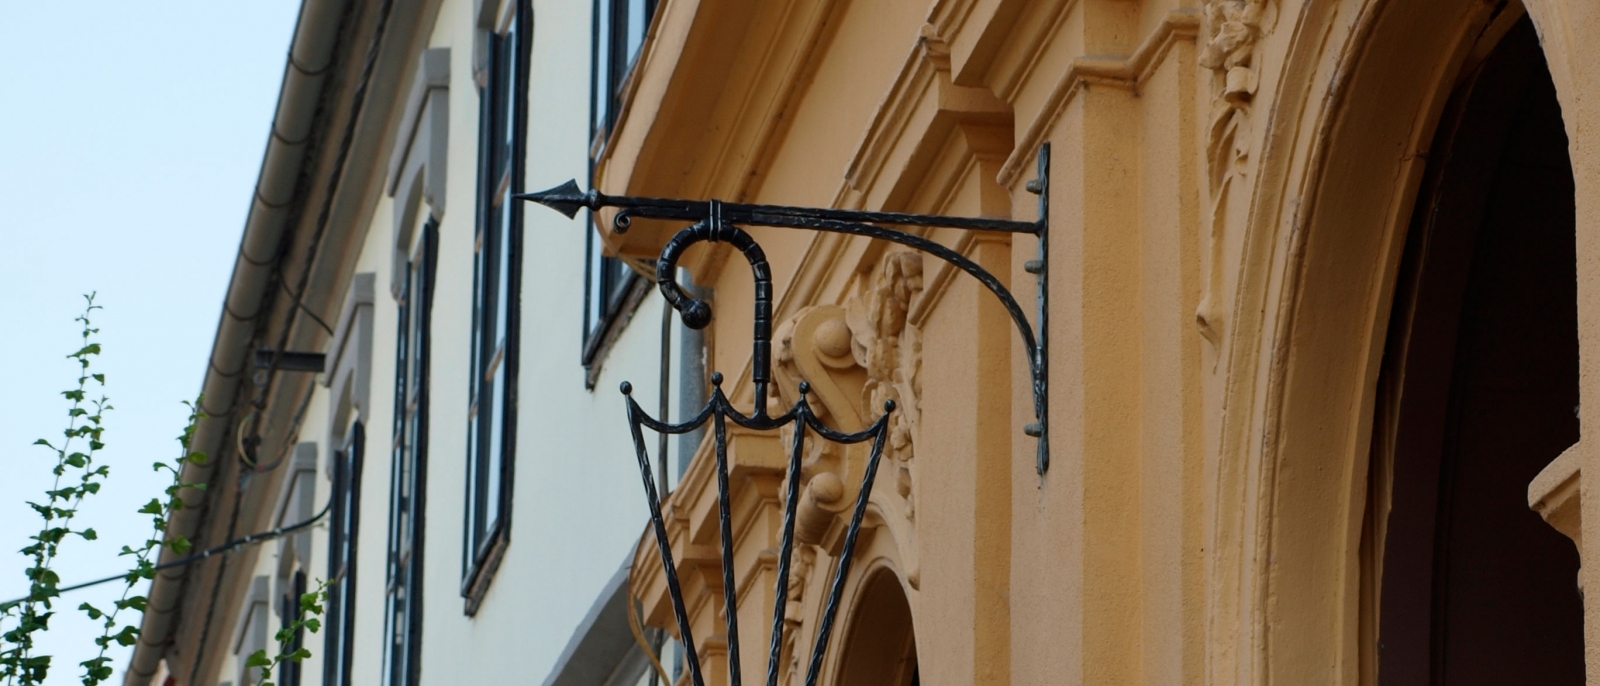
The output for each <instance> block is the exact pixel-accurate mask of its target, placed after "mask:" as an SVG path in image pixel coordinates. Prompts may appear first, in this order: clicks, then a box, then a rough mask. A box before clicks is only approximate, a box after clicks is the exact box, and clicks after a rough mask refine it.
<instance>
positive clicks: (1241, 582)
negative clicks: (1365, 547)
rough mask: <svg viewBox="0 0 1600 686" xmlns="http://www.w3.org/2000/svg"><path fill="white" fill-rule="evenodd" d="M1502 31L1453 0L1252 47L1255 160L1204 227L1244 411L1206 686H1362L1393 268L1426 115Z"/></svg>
mask: <svg viewBox="0 0 1600 686" xmlns="http://www.w3.org/2000/svg"><path fill="white" fill-rule="evenodd" d="M1562 2H1563V0H1550V1H1549V2H1546V3H1543V4H1542V5H1535V6H1534V7H1533V8H1531V9H1532V10H1533V14H1534V15H1535V16H1534V19H1535V24H1536V25H1537V26H1539V28H1540V30H1541V33H1549V32H1551V31H1552V30H1553V29H1552V26H1553V25H1560V24H1561V23H1562V21H1563V15H1562V14H1561V13H1559V12H1546V13H1545V16H1543V17H1542V18H1541V17H1540V16H1539V14H1540V12H1539V9H1538V8H1539V7H1541V6H1553V5H1558V4H1562ZM1286 4H1287V3H1286ZM1519 9H1520V8H1517V7H1515V6H1514V5H1513V6H1512V7H1510V8H1501V9H1499V10H1498V11H1499V12H1502V13H1503V12H1507V11H1509V12H1518V11H1519ZM1498 19H1503V14H1497V8H1496V7H1495V6H1493V5H1488V4H1483V3H1476V2H1460V1H1459V0H1387V1H1385V0H1351V1H1347V2H1331V3H1317V2H1307V3H1303V4H1300V5H1293V4H1290V5H1288V6H1287V7H1285V8H1283V11H1282V18H1281V19H1280V20H1279V21H1278V23H1277V32H1276V33H1275V34H1273V35H1271V36H1268V37H1266V38H1264V39H1263V41H1262V45H1261V46H1259V48H1258V51H1259V52H1258V55H1259V56H1258V57H1257V65H1258V68H1259V69H1261V70H1262V71H1263V72H1264V73H1263V75H1262V78H1261V83H1262V86H1261V91H1260V92H1259V93H1258V94H1257V98H1258V103H1259V104H1257V105H1256V111H1257V112H1261V113H1262V114H1261V115H1260V116H1262V117H1263V121H1262V122H1261V124H1260V125H1259V126H1257V127H1256V130H1255V131H1254V132H1253V135H1254V136H1256V145H1257V146H1258V149H1259V150H1260V155H1259V157H1258V158H1257V159H1256V160H1254V161H1253V164H1254V167H1253V168H1251V169H1250V170H1249V171H1248V173H1249V177H1250V178H1249V181H1250V182H1251V184H1252V188H1250V192H1249V193H1248V194H1246V193H1240V192H1239V190H1240V189H1238V188H1237V187H1236V188H1235V189H1234V191H1233V194H1234V196H1235V197H1234V198H1231V199H1224V202H1232V203H1233V207H1229V208H1224V210H1223V211H1220V212H1219V215H1218V216H1219V219H1218V220H1217V221H1219V222H1226V223H1231V224H1234V225H1238V226H1242V227H1246V228H1244V229H1243V230H1242V232H1241V233H1242V237H1241V238H1240V239H1239V240H1240V243H1241V246H1242V248H1241V253H1242V254H1241V261H1240V262H1239V263H1238V264H1239V265H1240V267H1239V271H1238V272H1237V274H1236V275H1235V276H1236V282H1235V292H1234V294H1235V297H1234V302H1233V308H1232V313H1231V316H1230V319H1232V320H1233V331H1232V332H1231V334H1232V338H1231V340H1232V342H1231V344H1230V346H1229V347H1228V348H1227V349H1225V350H1223V351H1222V352H1221V354H1222V356H1223V359H1224V360H1225V364H1226V367H1227V369H1228V373H1229V375H1230V376H1231V377H1232V378H1230V380H1229V388H1228V390H1227V391H1226V394H1227V395H1226V399H1225V400H1224V404H1225V406H1226V407H1229V408H1240V409H1236V410H1232V411H1230V412H1228V413H1227V415H1226V416H1225V417H1224V418H1223V419H1222V423H1221V426H1220V436H1219V439H1220V449H1221V451H1222V452H1221V464H1220V467H1219V469H1218V472H1217V474H1216V486H1217V493H1216V497H1217V501H1216V502H1217V503H1218V505H1217V510H1216V519H1215V521H1214V525H1215V529H1214V536H1213V539H1214V545H1213V549H1212V550H1213V552H1212V553H1211V554H1212V558H1211V560H1212V563H1211V577H1212V587H1213V589H1214V590H1213V596H1212V602H1213V608H1214V610H1215V612H1216V614H1215V616H1214V623H1213V627H1214V630H1215V634H1214V636H1213V645H1212V650H1211V654H1212V658H1213V659H1212V660H1211V669H1212V674H1211V680H1212V681H1214V682H1217V683H1260V684H1319V683H1327V684H1333V683H1338V684H1357V683H1362V682H1363V671H1362V670H1363V666H1362V655H1361V641H1362V630H1361V626H1360V624H1361V622H1362V621H1363V616H1362V611H1361V603H1360V598H1359V595H1360V578H1359V577H1360V573H1361V570H1360V568H1359V559H1360V555H1359V551H1358V548H1359V545H1360V540H1361V525H1362V516H1363V511H1364V498H1365V483H1366V478H1367V473H1366V470H1367V467H1368V455H1369V450H1370V431H1371V426H1372V411H1373V400H1374V393H1375V386H1376V380H1377V375H1378V371H1379V368H1380V364H1381V360H1382V356H1383V350H1384V340H1385V333H1386V328H1387V325H1388V322H1389V309H1390V305H1391V299H1392V297H1393V288H1394V281H1395V276H1396V271H1397V268H1398V263H1399V257H1400V254H1401V250H1402V246H1403V241H1404V238H1405V235H1406V227H1407V224H1408V222H1409V221H1410V217H1411V211H1412V206H1413V202H1414V200H1415V196H1416V192H1417V188H1418V185H1419V183H1420V181H1421V177H1422V172H1423V169H1424V166H1425V164H1426V156H1427V151H1428V146H1429V145H1430V143H1431V141H1432V140H1433V134H1434V129H1435V127H1436V125H1437V123H1438V119H1439V115H1440V113H1441V111H1442V110H1443V107H1444V104H1445V102H1446V100H1447V99H1448V98H1449V96H1450V94H1451V91H1452V88H1453V86H1454V85H1455V83H1456V80H1457V79H1458V78H1459V76H1460V75H1461V74H1462V73H1463V72H1464V70H1465V69H1469V68H1470V67H1471V66H1472V64H1473V61H1474V60H1476V59H1480V58H1481V56H1482V55H1481V54H1479V52H1478V51H1477V50H1476V49H1475V47H1476V46H1478V45H1480V38H1481V37H1482V36H1484V34H1485V32H1486V31H1492V30H1494V28H1495V23H1496V21H1497V20H1498ZM1556 47H1557V48H1559V46H1556ZM1545 49H1546V52H1547V57H1548V59H1549V61H1550V63H1551V69H1552V72H1553V73H1555V72H1557V71H1559V70H1560V69H1561V68H1560V67H1558V66H1557V65H1558V64H1559V63H1562V62H1563V60H1565V59H1566V58H1565V57H1563V56H1562V55H1559V54H1550V53H1551V50H1552V46H1551V45H1550V44H1548V43H1547V44H1546V46H1545ZM1556 79H1557V87H1558V90H1559V89H1560V88H1561V87H1562V83H1563V77H1562V76H1561V75H1559V74H1558V75H1556ZM1567 83H1572V80H1571V79H1567ZM1571 101H1572V97H1571V96H1565V97H1563V98H1562V102H1563V104H1564V105H1565V104H1566V103H1568V102H1571ZM1567 126H1568V128H1569V132H1570V131H1571V130H1572V129H1573V126H1574V124H1573V123H1572V122H1571V121H1570V120H1569V122H1568V124H1567ZM1571 140H1572V143H1571V145H1572V146H1573V147H1574V149H1576V148H1577V147H1578V146H1579V145H1580V143H1581V138H1579V136H1578V135H1572V136H1571ZM1579 157H1580V155H1578V154H1574V161H1575V172H1576V173H1578V175H1579V176H1580V177H1581V176H1582V171H1581V169H1582V168H1581V166H1579V165H1578V164H1577V159H1578V158H1579ZM1578 195H1579V198H1578V202H1579V206H1580V212H1579V226H1582V225H1583V216H1584V212H1583V210H1582V208H1583V206H1584V200H1583V196H1584V189H1583V187H1582V182H1581V181H1580V184H1579V191H1578ZM1230 210H1231V212H1232V214H1231V215H1230V214H1229V213H1228V212H1229V211H1230ZM1579 251H1580V258H1579V261H1580V264H1581V263H1582V262H1583V261H1584V257H1583V255H1584V243H1583V239H1582V238H1581V237H1580V241H1579ZM1592 251H1593V249H1591V252H1592ZM1591 271H1592V270H1591ZM1583 278H1584V277H1583V276H1582V269H1581V268H1580V281H1582V280H1583ZM1580 302H1581V301H1580ZM1581 309H1582V308H1580V310H1581ZM1592 318H1593V317H1592V316H1590V317H1587V318H1585V317H1584V316H1583V315H1581V314H1580V319H1581V320H1582V319H1592Z"/></svg>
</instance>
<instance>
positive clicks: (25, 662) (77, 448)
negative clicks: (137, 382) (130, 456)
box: [0, 293, 111, 686]
mask: <svg viewBox="0 0 1600 686" xmlns="http://www.w3.org/2000/svg"><path fill="white" fill-rule="evenodd" d="M84 299H85V301H86V302H85V304H84V310H83V313H82V314H80V315H78V317H77V318H76V319H75V320H74V321H77V322H79V323H81V324H82V325H83V328H82V337H83V342H82V344H81V345H80V346H79V348H78V351H77V352H74V353H72V354H71V355H68V356H67V357H68V358H69V359H72V360H76V361H77V362H78V382H77V385H76V386H75V387H73V388H72V389H69V390H66V391H62V393H61V395H63V396H65V397H66V398H67V400H69V401H70V402H71V406H70V407H69V408H68V410H67V428H66V429H65V430H63V431H62V438H61V443H60V445H59V446H58V445H56V444H54V443H51V442H50V441H48V440H46V439H43V438H41V439H39V440H37V441H35V442H34V444H35V445H42V446H44V447H46V448H49V449H50V450H51V451H52V452H53V455H54V458H55V466H54V468H53V469H52V471H53V473H54V474H55V481H54V482H53V483H52V485H51V488H50V490H48V491H45V498H44V501H43V502H30V503H28V506H29V507H31V508H33V511H34V512H36V513H38V515H39V517H40V519H42V520H43V525H42V527H41V528H40V529H39V533H37V534H34V535H33V536H31V537H29V540H31V541H33V543H31V544H29V545H28V546H27V547H25V548H23V549H22V551H21V552H22V554H23V555H24V556H26V557H27V558H28V560H29V563H30V564H29V566H28V568H27V569H26V570H25V574H26V575H27V578H28V595H27V597H26V598H24V599H23V600H22V601H21V602H20V603H17V604H14V605H10V606H7V607H4V608H0V619H5V618H10V617H12V616H13V614H14V615H15V621H16V625H15V626H14V627H12V628H11V629H10V630H9V631H6V632H4V633H3V634H0V641H3V643H0V646H3V649H0V679H4V680H5V682H6V683H7V684H20V685H21V686H34V685H36V684H39V683H41V682H43V681H44V678H45V676H46V675H47V674H48V673H49V671H50V656H49V655H38V654H35V652H34V634H36V633H38V632H40V631H46V630H48V629H49V626H50V618H51V617H52V616H53V615H54V614H55V610H54V605H53V602H52V601H54V600H55V599H56V598H57V597H58V596H60V595H61V592H60V590H59V586H60V583H61V577H60V576H59V575H57V574H56V572H55V570H53V569H51V565H52V564H53V563H54V562H55V560H56V555H57V553H59V551H60V548H61V544H62V542H63V541H65V540H66V539H67V537H68V536H73V535H75V536H78V537H80V538H82V539H84V540H86V541H92V540H95V538H96V535H95V531H94V529H89V528H85V529H79V530H74V529H73V528H72V519H73V517H75V516H76V515H77V514H78V508H79V507H80V506H81V505H82V504H83V499H84V498H85V497H87V496H90V495H93V494H95V493H98V492H99V491H100V486H101V483H102V482H103V481H104V479H105V478H106V476H107V475H108V474H110V472H111V470H110V468H109V467H108V466H106V465H96V464H95V456H96V455H97V454H98V453H99V451H100V450H101V449H102V448H104V447H105V443H104V442H102V438H103V435H104V432H105V426H104V425H103V424H102V418H103V416H104V414H105V412H106V411H107V410H110V409H111V405H110V403H109V402H107V399H106V397H105V395H104V393H103V392H102V391H103V389H104V388H105V381H106V377H105V375H104V374H98V373H94V372H92V371H90V367H91V362H92V360H93V358H94V357H95V356H96V355H99V354H100V344H99V343H97V342H95V341H94V335H95V334H97V333H99V332H100V330H99V329H96V328H94V326H93V324H92V323H91V321H90V317H91V315H93V314H94V312H95V311H96V310H98V309H100V306H99V305H96V304H94V294H93V293H90V294H89V295H86V296H84ZM91 395H94V396H96V397H93V398H91V397H90V396H91Z"/></svg>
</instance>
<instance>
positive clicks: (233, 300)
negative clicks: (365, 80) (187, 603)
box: [124, 0, 350, 686]
mask: <svg viewBox="0 0 1600 686" xmlns="http://www.w3.org/2000/svg"><path fill="white" fill-rule="evenodd" d="M349 1H350V0H304V2H303V4H302V5H301V7H300V16H299V19H298V21H297V22H296V25H295V31H294V38H293V42H292V43H291V44H290V47H289V56H288V64H286V65H285V66H284V70H283V85H282V89H281V91H280V93H279V95H278V108H277V112H276V113H275V114H274V115H273V121H272V131H271V136H270V137H269V138H268V140H267V149H266V153H265V155H264V156H263V159H262V162H261V174H260V176H259V177H258V178H257V180H256V187H255V196H254V199H253V200H252V202H251V205H250V214H249V217H248V218H247V219H246V220H245V229H244V236H243V238H242V239H241V240H240V243H239V254H238V257H237V258H236V259H235V261H234V266H233V277H232V279H231V280H230V282H229V284H228V294H227V297H226V299H225V300H224V301H223V308H222V316H221V321H220V322H219V323H218V325H217V336H216V339H215V341H214V342H213V343H212V348H211V359H210V363H209V365H208V366H207V368H206V374H205V381H204V382H203V383H202V385H201V388H202V401H201V409H202V410H203V411H204V412H205V414H206V418H205V419H202V420H200V423H199V425H198V426H197V427H196V430H195V434H194V438H193V440H192V443H191V448H192V449H193V450H198V451H201V452H204V453H206V454H207V455H208V456H211V459H209V460H207V461H206V463H204V464H196V463H186V464H185V465H184V468H183V481H185V482H190V483H207V482H209V481H210V479H211V475H212V473H213V472H214V471H215V469H216V463H217V460H218V459H220V457H221V456H222V455H223V454H225V453H226V452H227V451H226V449H225V446H224V445H223V441H224V440H226V438H227V436H228V434H229V431H230V430H231V429H232V426H231V423H232V415H233V412H234V410H235V409H236V407H235V404H234V403H235V401H236V399H237V398H238V397H239V387H240V384H241V383H242V382H243V381H244V379H245V375H246V374H248V373H249V372H250V367H251V361H252V360H251V356H250V346H251V341H252V340H253V339H254V338H255V335H256V333H257V330H258V329H257V322H258V317H259V316H260V315H262V314H263V312H262V309H261V308H262V307H264V305H265V301H266V296H267V289H268V287H269V284H270V283H271V276H272V272H273V270H274V268H275V266H276V264H277V261H278V257H279V256H278V251H279V246H280V245H281V244H282V242H283V237H284V234H285V232H286V231H287V230H288V229H289V227H290V224H291V221H292V220H293V219H294V218H295V216H294V215H295V211H294V210H295V208H294V207H293V203H294V200H295V189H296V187H297V185H298V184H299V180H300V174H301V171H302V169H303V167H304V165H305V163H306V162H307V158H308V151H309V149H310V143H311V135H312V128H313V123H314V122H315V119H316V113H317V109H318V104H319V102H320V101H321V99H322V94H323V91H324V90H325V87H326V86H327V82H328V79H329V77H330V76H331V73H330V72H331V69H332V67H333V66H334V62H335V48H336V45H337V42H338V37H339V31H340V28H341V24H342V21H341V19H342V17H343V16H344V14H345V10H346V8H347V6H348V5H349ZM180 495H181V497H182V498H183V499H184V501H185V502H194V503H198V502H202V501H203V499H204V497H205V494H204V492H202V491H199V490H196V489H185V490H184V491H183V492H182V493H181V494H180ZM202 509H203V508H186V509H183V510H178V511H176V512H174V513H173V514H172V517H171V519H169V520H168V526H167V531H168V532H169V533H170V534H174V535H181V536H185V537H191V538H192V537H193V536H194V534H195V531H196V529H197V528H198V527H199V525H200V524H201V513H202ZM180 557H181V556H180V555H178V554H176V553H174V552H173V551H172V550H171V549H169V548H163V550H162V552H161V559H160V563H161V564H163V565H168V564H171V563H173V562H175V561H177V560H178V559H179V558H180ZM188 568H189V567H188V566H187V565H174V566H172V567H169V568H167V569H165V570H163V571H162V572H161V573H159V574H157V575H156V578H155V579H154V580H153V581H151V583H150V591H149V593H148V597H149V605H148V609H147V610H146V611H145V613H144V618H143V621H142V623H141V626H140V630H139V642H138V644H137V645H136V646H135V647H134V650H133V658H132V660H131V661H130V664H129V666H128V671H127V675H126V677H125V678H124V683H125V684H126V685H127V686H147V685H148V684H149V683H150V679H151V677H152V676H153V675H154V674H155V672H156V667H157V665H158V663H159V662H160V661H161V658H162V657H163V654H164V652H165V649H166V647H167V644H168V642H169V640H170V639H171V635H172V633H173V629H174V625H175V620H176V618H177V614H178V611H179V609H180V607H179V606H180V604H181V602H182V593H181V592H182V589H183V585H184V580H185V577H186V574H187V570H188Z"/></svg>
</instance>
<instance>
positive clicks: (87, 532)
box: [78, 529, 100, 541]
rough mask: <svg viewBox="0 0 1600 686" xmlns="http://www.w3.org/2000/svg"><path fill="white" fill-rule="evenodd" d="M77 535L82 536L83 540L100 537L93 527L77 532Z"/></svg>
mask: <svg viewBox="0 0 1600 686" xmlns="http://www.w3.org/2000/svg"><path fill="white" fill-rule="evenodd" d="M78 535H79V536H82V537H83V540H85V541H93V540H95V539H97V538H100V534H97V533H95V532H94V529H84V530H83V531H80V532H78Z"/></svg>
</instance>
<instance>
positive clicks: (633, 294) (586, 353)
mask: <svg viewBox="0 0 1600 686" xmlns="http://www.w3.org/2000/svg"><path fill="white" fill-rule="evenodd" d="M628 278H629V283H628V291H627V294H626V295H624V296H623V297H622V302H621V304H620V305H619V306H618V307H617V308H616V310H614V311H613V312H612V313H611V316H609V317H606V318H605V319H603V320H601V321H600V323H599V324H598V325H597V326H595V329H594V332H593V333H592V334H590V336H589V340H588V342H587V343H586V344H585V345H584V350H583V360H584V362H583V369H584V379H583V387H584V388H587V389H589V390H591V391H592V390H594V385H595V384H596V383H597V382H599V381H600V369H601V367H603V366H605V361H606V356H607V355H609V354H610V353H611V348H612V346H614V345H616V343H617V339H618V338H621V337H622V332H623V331H625V330H627V328H628V322H630V321H632V320H633V315H634V313H635V312H637V311H638V310H639V304H640V303H642V302H644V296H645V295H646V294H647V293H649V292H650V287H651V286H654V285H655V284H653V283H651V282H650V280H649V279H646V278H644V277H642V276H639V275H638V273H630V275H629V277H628Z"/></svg>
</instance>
